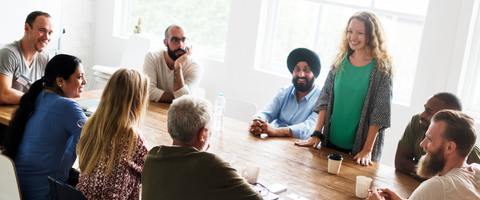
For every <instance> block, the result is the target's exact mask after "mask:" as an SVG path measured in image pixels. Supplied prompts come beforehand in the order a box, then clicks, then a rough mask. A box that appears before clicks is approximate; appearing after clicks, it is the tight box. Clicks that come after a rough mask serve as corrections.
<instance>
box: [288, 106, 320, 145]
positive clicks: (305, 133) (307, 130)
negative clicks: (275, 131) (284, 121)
mask: <svg viewBox="0 0 480 200" xmlns="http://www.w3.org/2000/svg"><path fill="white" fill-rule="evenodd" d="M317 120H318V113H316V112H312V113H311V114H310V116H308V118H307V119H306V120H305V121H304V122H303V123H299V124H294V125H291V126H288V128H290V130H292V137H294V138H299V139H301V140H306V139H309V138H310V136H311V135H312V134H313V132H314V131H315V127H316V126H317Z"/></svg>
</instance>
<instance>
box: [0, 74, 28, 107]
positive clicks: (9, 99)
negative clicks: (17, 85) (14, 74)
mask: <svg viewBox="0 0 480 200" xmlns="http://www.w3.org/2000/svg"><path fill="white" fill-rule="evenodd" d="M22 96H23V92H20V91H18V90H15V89H13V88H12V78H10V77H9V76H7V75H5V74H0V104H19V103H20V98H22Z"/></svg>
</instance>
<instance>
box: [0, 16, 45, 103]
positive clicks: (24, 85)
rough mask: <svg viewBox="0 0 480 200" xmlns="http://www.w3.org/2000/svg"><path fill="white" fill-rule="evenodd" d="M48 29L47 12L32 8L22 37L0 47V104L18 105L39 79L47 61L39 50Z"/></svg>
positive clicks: (42, 46) (41, 48) (41, 47)
mask: <svg viewBox="0 0 480 200" xmlns="http://www.w3.org/2000/svg"><path fill="white" fill-rule="evenodd" d="M52 32H53V25H52V19H51V17H50V15H49V14H48V13H45V12H41V11H34V12H32V13H30V14H29V15H28V16H27V19H26V20H25V34H24V35H23V38H22V39H21V40H18V41H15V42H13V43H10V44H7V45H5V46H4V47H2V48H1V49H0V104H18V103H19V102H20V98H21V97H22V95H23V94H24V93H25V92H27V91H28V89H29V88H30V85H31V84H32V83H33V82H35V81H36V80H38V79H40V78H42V76H43V75H44V73H45V66H46V65H47V62H48V60H49V56H48V54H47V53H45V52H43V50H45V48H46V47H47V45H48V43H49V42H50V38H51V34H52Z"/></svg>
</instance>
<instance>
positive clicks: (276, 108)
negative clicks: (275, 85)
mask: <svg viewBox="0 0 480 200" xmlns="http://www.w3.org/2000/svg"><path fill="white" fill-rule="evenodd" d="M285 96H286V95H285V88H283V87H282V88H280V89H278V92H277V94H276V95H275V97H273V99H272V101H270V102H269V103H268V104H267V106H265V107H264V108H263V109H262V110H260V111H259V112H258V113H257V114H255V116H254V117H260V118H261V119H264V120H265V119H266V120H268V122H269V123H271V122H272V121H274V120H276V119H277V118H278V116H279V115H280V111H281V108H282V104H283V101H284V98H285Z"/></svg>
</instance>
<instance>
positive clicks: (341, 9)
mask: <svg viewBox="0 0 480 200" xmlns="http://www.w3.org/2000/svg"><path fill="white" fill-rule="evenodd" d="M266 5H267V6H268V9H267V10H268V17H267V20H266V21H267V26H265V27H266V28H265V36H264V39H263V40H264V41H265V44H264V48H263V52H261V54H262V61H261V65H260V66H261V67H260V68H262V69H265V70H269V71H273V72H277V73H283V74H288V75H289V72H288V70H287V68H286V67H285V65H286V64H285V61H286V59H287V56H288V54H289V53H290V51H291V50H293V49H295V48H298V47H305V48H309V49H312V50H314V51H315V52H317V53H318V54H319V56H320V61H321V64H322V72H321V73H320V76H319V78H318V83H320V84H323V82H324V80H325V78H326V76H327V74H328V69H329V68H330V66H331V63H332V60H333V58H334V56H335V55H336V53H337V51H338V45H339V43H340V39H341V33H342V32H343V30H344V29H345V26H346V25H347V21H348V19H349V18H350V16H352V15H353V14H354V13H355V12H357V11H358V10H371V11H373V12H374V13H375V14H377V16H378V17H379V18H380V20H381V21H382V24H383V26H384V29H385V32H386V34H387V39H388V48H389V51H390V54H391V55H392V56H393V58H394V62H395V67H396V76H395V79H394V81H395V83H394V96H395V97H394V99H395V100H397V101H401V102H405V103H408V102H409V101H410V95H411V92H412V88H413V81H414V78H415V73H414V72H415V70H416V64H417V59H418V53H419V50H420V43H421V37H422V31H423V23H424V18H425V15H426V12H427V7H428V0H270V1H269V2H268V3H267V4H266Z"/></svg>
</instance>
